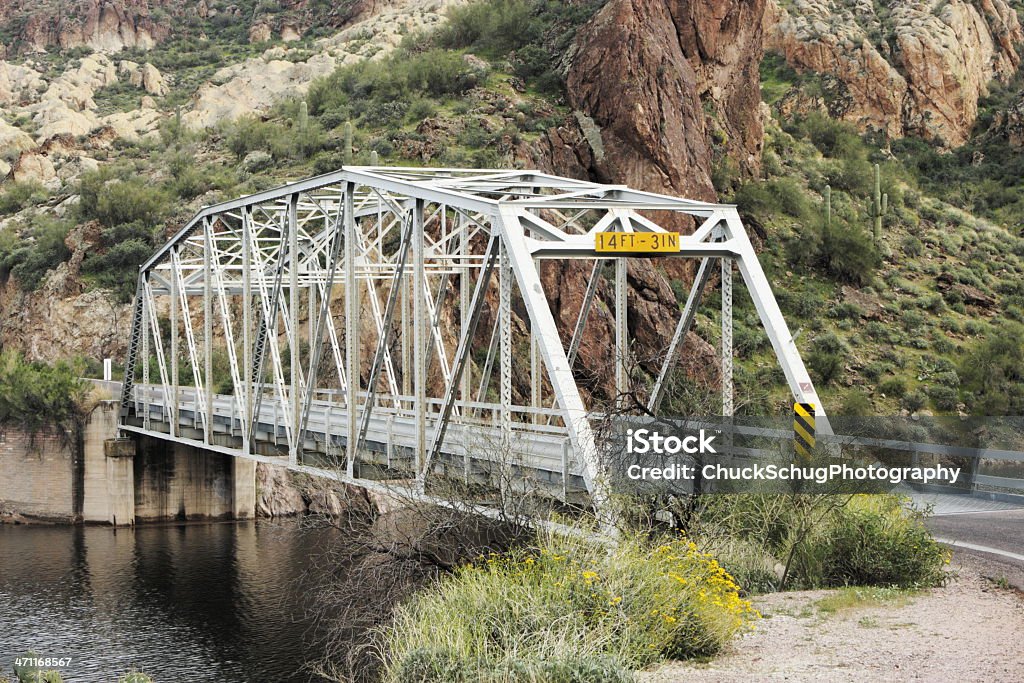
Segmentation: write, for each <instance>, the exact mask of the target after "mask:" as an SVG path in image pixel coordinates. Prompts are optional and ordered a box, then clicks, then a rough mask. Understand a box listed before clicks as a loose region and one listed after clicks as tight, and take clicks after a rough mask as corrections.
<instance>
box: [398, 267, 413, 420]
mask: <svg viewBox="0 0 1024 683" xmlns="http://www.w3.org/2000/svg"><path fill="white" fill-rule="evenodd" d="M411 288H412V284H411V283H410V280H409V278H403V279H402V294H401V296H402V396H411V395H412V375H413V368H412V327H411V325H412V312H411V307H412V300H411V298H410V292H411V291H412V290H411ZM399 406H402V407H403V408H404V406H405V403H404V402H402V401H399Z"/></svg>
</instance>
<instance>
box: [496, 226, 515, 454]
mask: <svg viewBox="0 0 1024 683" xmlns="http://www.w3.org/2000/svg"><path fill="white" fill-rule="evenodd" d="M500 258H501V269H500V270H499V271H498V286H499V291H498V334H499V335H500V336H501V347H500V359H499V362H498V367H499V368H500V373H501V384H500V386H499V389H500V390H501V416H500V419H501V440H502V448H503V449H507V448H508V447H509V445H510V444H511V443H512V263H511V259H510V258H509V253H508V250H507V249H506V248H505V246H504V242H502V248H501V255H500Z"/></svg>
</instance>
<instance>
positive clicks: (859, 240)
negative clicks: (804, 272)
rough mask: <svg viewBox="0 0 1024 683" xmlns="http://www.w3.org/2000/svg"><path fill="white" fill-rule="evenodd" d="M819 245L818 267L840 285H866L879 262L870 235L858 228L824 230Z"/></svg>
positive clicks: (846, 227) (853, 226)
mask: <svg viewBox="0 0 1024 683" xmlns="http://www.w3.org/2000/svg"><path fill="white" fill-rule="evenodd" d="M820 245H821V246H820V248H819V253H818V259H819V260H820V262H821V264H822V265H823V266H824V268H825V270H827V271H828V272H829V274H831V275H832V276H834V277H835V278H836V279H838V280H840V281H843V282H849V283H851V284H858V285H863V284H867V283H868V282H870V281H871V276H872V274H873V273H874V272H875V271H876V270H877V269H878V267H879V266H880V265H881V263H882V258H881V256H880V255H879V253H878V250H877V249H876V248H875V245H874V243H873V242H872V240H871V236H870V235H868V233H867V232H866V231H865V230H864V229H862V228H860V227H859V226H857V225H852V224H851V225H847V226H845V227H841V226H839V227H837V226H833V227H832V229H823V230H822V233H821V243H820Z"/></svg>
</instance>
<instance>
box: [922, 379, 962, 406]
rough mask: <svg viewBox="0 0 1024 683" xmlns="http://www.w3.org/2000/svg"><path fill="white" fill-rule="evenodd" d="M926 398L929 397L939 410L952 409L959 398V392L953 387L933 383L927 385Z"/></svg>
mask: <svg viewBox="0 0 1024 683" xmlns="http://www.w3.org/2000/svg"><path fill="white" fill-rule="evenodd" d="M928 398H930V399H931V401H932V403H934V404H935V407H936V408H938V409H939V410H947V411H948V410H954V409H955V408H956V404H957V401H958V400H959V398H960V397H959V394H958V393H957V390H956V389H954V388H953V387H947V386H942V385H933V386H930V387H928Z"/></svg>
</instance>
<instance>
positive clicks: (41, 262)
mask: <svg viewBox="0 0 1024 683" xmlns="http://www.w3.org/2000/svg"><path fill="white" fill-rule="evenodd" d="M70 229H71V223H69V222H67V221H63V220H58V219H56V218H53V217H51V216H47V215H44V214H39V215H36V216H33V217H32V219H31V223H30V225H29V228H28V230H27V231H26V232H25V233H24V234H23V235H22V236H21V239H17V238H15V239H9V240H5V241H4V242H3V243H2V244H0V274H2V275H3V276H4V277H7V276H8V275H13V276H14V277H15V279H17V281H18V285H19V286H20V287H21V289H23V290H25V291H33V290H35V289H38V287H39V285H40V284H42V282H43V278H44V277H45V276H46V273H47V272H49V271H50V270H52V269H53V268H56V267H57V266H58V265H59V264H61V263H63V262H64V261H66V260H68V258H70V256H71V251H70V250H69V249H68V247H67V245H66V244H65V240H66V239H67V236H68V232H69V231H70ZM12 237H13V235H12Z"/></svg>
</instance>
